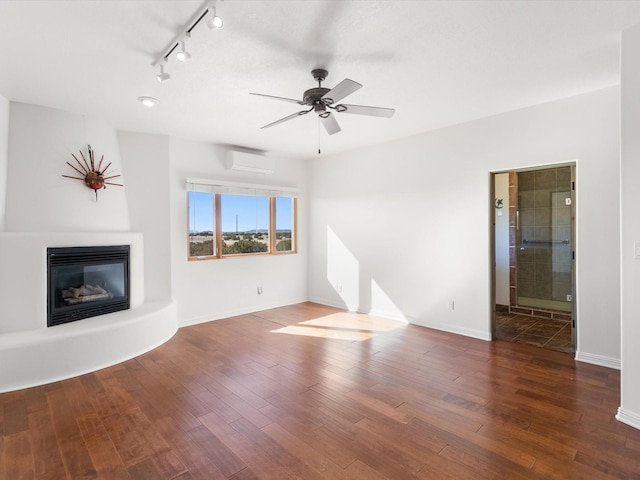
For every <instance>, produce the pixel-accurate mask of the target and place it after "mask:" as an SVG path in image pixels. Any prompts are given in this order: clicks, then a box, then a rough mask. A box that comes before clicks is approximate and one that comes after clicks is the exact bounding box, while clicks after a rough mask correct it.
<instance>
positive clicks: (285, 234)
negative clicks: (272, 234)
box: [276, 197, 293, 252]
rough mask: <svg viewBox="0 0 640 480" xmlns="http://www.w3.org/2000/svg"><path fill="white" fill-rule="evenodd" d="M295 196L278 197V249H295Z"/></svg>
mask: <svg viewBox="0 0 640 480" xmlns="http://www.w3.org/2000/svg"><path fill="white" fill-rule="evenodd" d="M292 232H293V198H289V197H276V251H278V252H291V251H292V250H293V235H292Z"/></svg>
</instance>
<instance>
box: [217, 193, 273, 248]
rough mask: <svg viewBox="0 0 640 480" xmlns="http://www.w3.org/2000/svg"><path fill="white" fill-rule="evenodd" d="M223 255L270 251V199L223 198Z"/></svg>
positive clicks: (224, 196)
mask: <svg viewBox="0 0 640 480" xmlns="http://www.w3.org/2000/svg"><path fill="white" fill-rule="evenodd" d="M221 201H222V203H221V208H222V213H221V215H222V254H223V255H238V254H245V253H261V252H268V251H269V198H268V197H252V196H244V195H222V196H221Z"/></svg>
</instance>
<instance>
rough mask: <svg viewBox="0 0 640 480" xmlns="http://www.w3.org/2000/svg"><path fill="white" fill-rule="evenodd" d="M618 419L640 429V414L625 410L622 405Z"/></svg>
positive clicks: (619, 408)
mask: <svg viewBox="0 0 640 480" xmlns="http://www.w3.org/2000/svg"><path fill="white" fill-rule="evenodd" d="M616 420H618V421H619V422H622V423H626V424H627V425H629V426H631V427H633V428H637V429H638V430H640V415H639V414H637V413H634V412H630V411H629V410H625V409H623V408H622V407H618V413H617V415H616Z"/></svg>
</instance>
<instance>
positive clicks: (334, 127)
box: [320, 112, 341, 135]
mask: <svg viewBox="0 0 640 480" xmlns="http://www.w3.org/2000/svg"><path fill="white" fill-rule="evenodd" d="M328 113H329V114H328V115H326V116H324V117H320V121H321V122H322V126H323V127H324V129H325V130H326V131H327V133H328V134H329V135H333V134H334V133H338V132H339V131H340V130H341V128H340V125H338V121H337V120H336V117H335V116H334V115H332V114H331V113H330V112H328Z"/></svg>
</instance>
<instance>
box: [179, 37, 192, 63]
mask: <svg viewBox="0 0 640 480" xmlns="http://www.w3.org/2000/svg"><path fill="white" fill-rule="evenodd" d="M176 58H177V59H178V61H180V62H186V61H187V60H189V59H190V58H191V54H190V53H189V52H187V50H186V49H185V46H184V40H182V41H181V42H180V51H179V52H178V53H176Z"/></svg>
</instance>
